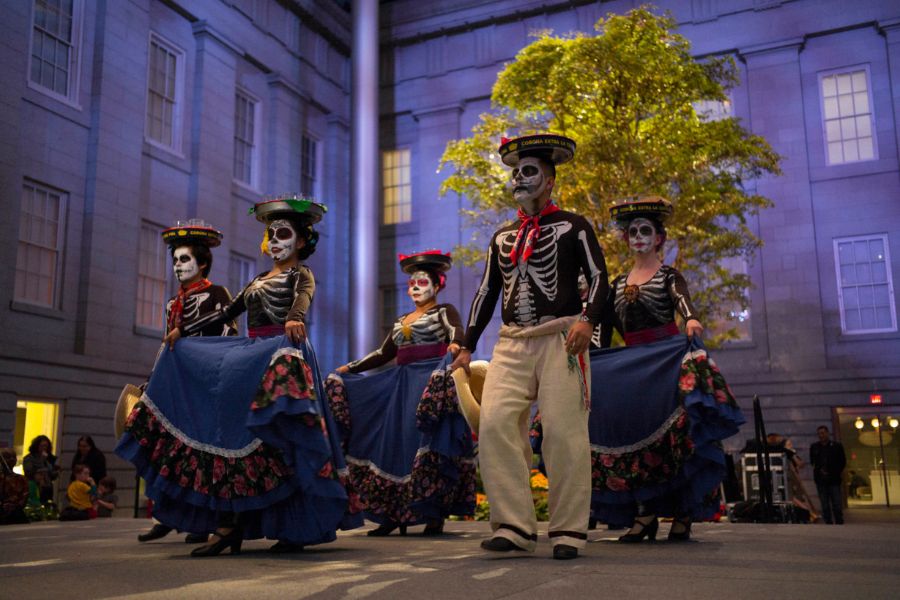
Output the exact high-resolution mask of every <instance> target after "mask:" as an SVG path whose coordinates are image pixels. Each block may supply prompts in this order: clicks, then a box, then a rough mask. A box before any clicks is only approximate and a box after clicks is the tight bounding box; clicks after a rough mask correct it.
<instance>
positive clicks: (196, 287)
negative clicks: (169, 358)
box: [168, 279, 212, 331]
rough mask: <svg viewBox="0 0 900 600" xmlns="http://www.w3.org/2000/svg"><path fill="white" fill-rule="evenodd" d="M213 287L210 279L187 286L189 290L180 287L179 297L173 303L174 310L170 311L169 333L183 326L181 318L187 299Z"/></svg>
mask: <svg viewBox="0 0 900 600" xmlns="http://www.w3.org/2000/svg"><path fill="white" fill-rule="evenodd" d="M211 285H212V282H211V281H210V280H209V279H201V280H200V281H198V282H196V283H192V284H191V285H189V286H187V288H185V287H184V286H179V287H178V295H177V296H175V302H173V303H172V308H171V309H170V310H169V323H168V325H169V331H172V329H174V328H175V327H180V326H181V316H182V313H183V312H184V301H185V299H186V298H187V297H188V296H190V295H192V294H196V293H197V292H202V291H203V290H205V289H206V288H208V287H209V286H211Z"/></svg>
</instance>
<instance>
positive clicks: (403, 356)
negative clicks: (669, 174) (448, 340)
mask: <svg viewBox="0 0 900 600" xmlns="http://www.w3.org/2000/svg"><path fill="white" fill-rule="evenodd" d="M445 354H447V344H445V343H444V342H439V343H437V344H416V345H413V346H400V347H399V348H397V364H398V365H408V364H409V363H414V362H416V361H419V360H425V359H428V358H440V357H441V356H444V355H445Z"/></svg>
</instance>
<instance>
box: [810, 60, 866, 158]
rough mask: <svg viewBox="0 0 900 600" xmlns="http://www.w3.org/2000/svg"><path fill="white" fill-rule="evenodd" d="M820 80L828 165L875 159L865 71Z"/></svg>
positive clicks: (829, 76)
mask: <svg viewBox="0 0 900 600" xmlns="http://www.w3.org/2000/svg"><path fill="white" fill-rule="evenodd" d="M819 81H820V84H821V89H822V115H823V117H824V120H825V150H826V155H827V156H828V164H829V165H839V164H843V163H850V162H857V161H861V160H872V159H875V158H877V156H876V149H875V134H874V131H873V129H874V128H873V126H872V125H873V122H874V119H873V115H872V98H871V97H870V95H869V73H868V71H867V70H866V69H856V70H852V71H844V72H839V73H832V74H829V75H822V76H821V77H820V79H819Z"/></svg>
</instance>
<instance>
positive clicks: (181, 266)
mask: <svg viewBox="0 0 900 600" xmlns="http://www.w3.org/2000/svg"><path fill="white" fill-rule="evenodd" d="M172 268H173V269H174V271H175V279H177V280H178V282H179V283H185V282H187V281H190V280H191V279H193V278H194V277H196V276H197V275H198V274H199V273H200V265H199V264H197V259H196V258H194V254H193V252H191V249H190V248H188V247H186V246H182V247H180V248H175V252H173V253H172Z"/></svg>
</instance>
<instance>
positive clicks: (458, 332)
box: [440, 304, 465, 346]
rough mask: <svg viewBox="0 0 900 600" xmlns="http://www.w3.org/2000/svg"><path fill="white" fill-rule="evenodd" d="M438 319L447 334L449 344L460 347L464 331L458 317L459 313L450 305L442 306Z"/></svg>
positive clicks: (460, 318) (460, 319)
mask: <svg viewBox="0 0 900 600" xmlns="http://www.w3.org/2000/svg"><path fill="white" fill-rule="evenodd" d="M440 317H441V325H443V326H444V330H445V331H446V332H447V339H448V340H450V341H449V343H450V344H459V345H460V346H462V343H463V337H464V336H465V329H464V328H463V324H462V317H460V316H459V311H458V310H456V307H455V306H453V305H452V304H445V305H443V306H442V307H441V312H440Z"/></svg>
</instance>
